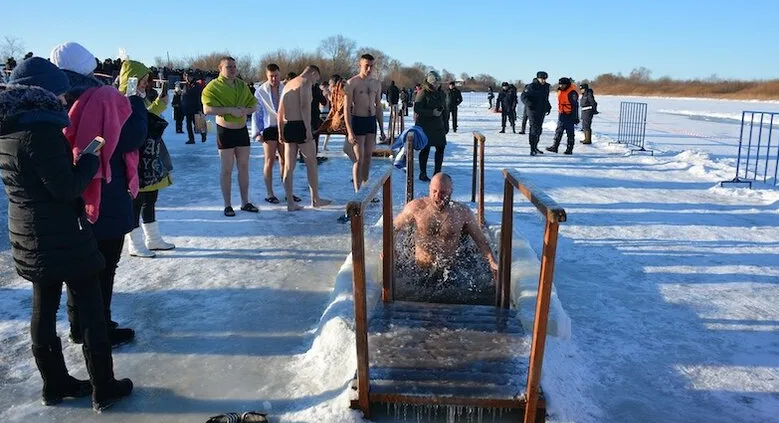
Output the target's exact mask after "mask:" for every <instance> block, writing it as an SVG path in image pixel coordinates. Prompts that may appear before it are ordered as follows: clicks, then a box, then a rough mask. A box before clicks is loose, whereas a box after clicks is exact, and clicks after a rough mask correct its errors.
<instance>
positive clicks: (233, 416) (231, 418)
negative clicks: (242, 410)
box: [206, 413, 241, 423]
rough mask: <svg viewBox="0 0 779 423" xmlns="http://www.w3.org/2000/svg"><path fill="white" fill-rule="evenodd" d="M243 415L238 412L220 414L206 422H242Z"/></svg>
mask: <svg viewBox="0 0 779 423" xmlns="http://www.w3.org/2000/svg"><path fill="white" fill-rule="evenodd" d="M240 422H241V415H240V414H238V413H227V414H220V415H218V416H214V417H211V418H210V419H208V421H207V422H206V423H240Z"/></svg>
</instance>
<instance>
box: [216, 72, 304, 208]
mask: <svg viewBox="0 0 779 423" xmlns="http://www.w3.org/2000/svg"><path fill="white" fill-rule="evenodd" d="M237 76H238V71H237V68H236V66H235V59H233V58H232V57H223V58H222V59H221V60H220V61H219V76H218V77H217V78H216V79H214V80H212V81H211V82H209V83H208V85H206V87H205V88H204V89H203V95H202V100H203V111H204V112H205V113H206V114H207V115H215V116H216V143H217V147H218V148H219V159H220V162H221V171H220V185H221V188H222V199H223V200H224V206H225V208H224V215H225V216H229V217H231V216H235V211H234V210H233V207H232V198H231V197H232V192H231V188H232V180H233V165H234V164H235V165H236V166H237V167H238V186H239V189H240V191H241V210H243V211H247V212H252V213H257V212H259V211H260V210H259V209H258V208H257V207H255V206H254V204H252V203H250V202H249V151H250V148H251V145H250V139H249V130H248V129H247V128H246V115H249V114H252V113H254V111H255V109H256V108H257V99H256V98H254V96H253V95H252V93H251V91H249V86H248V85H246V83H245V82H244V81H242V80H240V79H238V78H237ZM290 195H291V194H290Z"/></svg>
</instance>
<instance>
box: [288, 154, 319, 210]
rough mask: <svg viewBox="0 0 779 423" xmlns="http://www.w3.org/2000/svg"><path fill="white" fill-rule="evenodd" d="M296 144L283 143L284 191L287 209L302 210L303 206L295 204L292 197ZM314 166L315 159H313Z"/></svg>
mask: <svg viewBox="0 0 779 423" xmlns="http://www.w3.org/2000/svg"><path fill="white" fill-rule="evenodd" d="M297 155H298V146H297V144H295V143H287V144H285V145H284V161H285V163H284V178H283V179H284V192H285V193H286V194H287V211H298V210H303V206H299V205H297V204H295V200H293V198H292V182H293V180H294V175H295V164H296V163H297ZM314 162H315V163H314V166H316V159H314Z"/></svg>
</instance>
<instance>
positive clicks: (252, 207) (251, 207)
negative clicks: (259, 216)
mask: <svg viewBox="0 0 779 423" xmlns="http://www.w3.org/2000/svg"><path fill="white" fill-rule="evenodd" d="M241 210H243V211H247V212H252V213H257V212H259V211H260V209H258V208H257V207H256V206H255V205H254V204H252V203H246V204H244V205H242V206H241Z"/></svg>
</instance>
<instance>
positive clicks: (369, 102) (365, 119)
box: [344, 54, 384, 192]
mask: <svg viewBox="0 0 779 423" xmlns="http://www.w3.org/2000/svg"><path fill="white" fill-rule="evenodd" d="M373 62H374V58H373V56H371V55H370V54H363V55H362V56H360V73H359V74H357V75H356V76H354V77H352V78H351V79H349V80H348V81H346V87H345V89H344V108H345V109H344V112H345V119H346V122H345V123H346V141H347V142H348V143H349V144H350V145H351V147H352V150H353V151H354V157H355V160H354V165H353V166H352V177H353V179H354V191H355V192H357V191H359V190H360V186H361V185H362V184H363V182H366V181H367V180H368V177H369V176H370V170H371V156H372V154H373V150H374V149H375V148H376V126H377V123H378V122H383V121H384V116H383V110H382V107H381V82H379V81H378V80H376V79H372V78H370V76H371V72H372V71H373ZM383 132H384V130H383V128H382V133H383Z"/></svg>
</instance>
